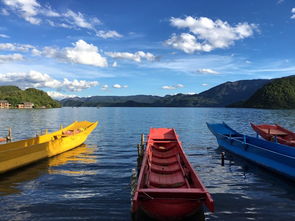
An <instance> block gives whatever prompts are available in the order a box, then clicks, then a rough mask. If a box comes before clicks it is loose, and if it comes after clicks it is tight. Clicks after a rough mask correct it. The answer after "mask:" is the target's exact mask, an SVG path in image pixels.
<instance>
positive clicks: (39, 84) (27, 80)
mask: <svg viewBox="0 0 295 221" xmlns="http://www.w3.org/2000/svg"><path fill="white" fill-rule="evenodd" d="M0 83H2V84H13V85H18V86H20V87H22V88H27V87H33V88H53V89H58V90H67V91H81V90H84V89H87V88H90V87H95V86H97V85H98V82H97V81H85V80H76V79H75V80H73V81H70V80H68V79H67V78H64V80H63V81H60V80H56V79H53V78H52V77H50V76H49V75H48V74H43V73H41V72H37V71H33V70H32V71H29V72H16V73H6V74H0Z"/></svg>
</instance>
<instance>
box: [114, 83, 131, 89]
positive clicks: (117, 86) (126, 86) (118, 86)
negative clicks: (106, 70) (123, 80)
mask: <svg viewBox="0 0 295 221" xmlns="http://www.w3.org/2000/svg"><path fill="white" fill-rule="evenodd" d="M113 88H117V89H120V88H128V85H120V84H114V85H113Z"/></svg>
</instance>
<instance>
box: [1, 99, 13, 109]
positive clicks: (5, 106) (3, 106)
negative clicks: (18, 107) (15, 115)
mask: <svg viewBox="0 0 295 221" xmlns="http://www.w3.org/2000/svg"><path fill="white" fill-rule="evenodd" d="M10 106H11V104H10V103H9V102H8V101H7V100H0V108H1V109H8V108H10Z"/></svg>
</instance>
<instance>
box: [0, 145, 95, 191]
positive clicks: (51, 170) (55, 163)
mask: <svg viewBox="0 0 295 221" xmlns="http://www.w3.org/2000/svg"><path fill="white" fill-rule="evenodd" d="M94 149H95V148H94V147H88V146H87V145H85V144H82V145H80V146H79V147H76V148H75V149H72V150H70V151H67V152H64V153H62V154H59V155H57V156H54V157H51V158H49V159H44V160H41V161H38V162H35V163H33V164H30V165H28V166H25V167H22V168H18V169H16V170H13V171H11V172H8V173H6V174H4V175H1V177H0V196H4V195H9V194H17V193H21V189H20V188H19V186H20V185H21V184H22V183H24V182H28V181H31V180H35V179H37V178H38V177H40V176H42V175H45V174H82V173H83V174H85V173H87V172H85V171H82V170H63V169H61V168H58V167H59V166H62V165H65V164H67V163H70V162H76V161H79V162H80V163H84V164H89V163H95V162H96V159H95V158H94V157H92V156H91V154H92V153H93V151H94ZM88 173H91V172H88Z"/></svg>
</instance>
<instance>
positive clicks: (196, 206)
mask: <svg viewBox="0 0 295 221" xmlns="http://www.w3.org/2000/svg"><path fill="white" fill-rule="evenodd" d="M201 206H202V203H201V202H200V201H192V200H182V199H178V200H177V199H170V200H168V199H153V200H147V201H143V202H140V204H139V208H140V211H141V212H142V213H144V214H145V215H147V216H148V217H151V218H154V219H157V220H183V219H185V218H186V217H190V216H192V215H194V214H196V213H197V212H198V211H199V210H200V208H201Z"/></svg>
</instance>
